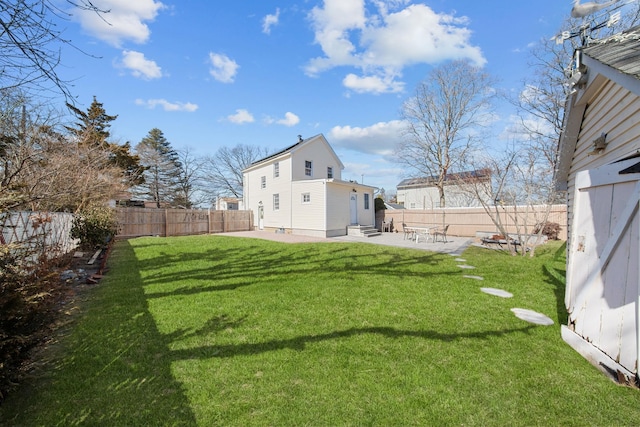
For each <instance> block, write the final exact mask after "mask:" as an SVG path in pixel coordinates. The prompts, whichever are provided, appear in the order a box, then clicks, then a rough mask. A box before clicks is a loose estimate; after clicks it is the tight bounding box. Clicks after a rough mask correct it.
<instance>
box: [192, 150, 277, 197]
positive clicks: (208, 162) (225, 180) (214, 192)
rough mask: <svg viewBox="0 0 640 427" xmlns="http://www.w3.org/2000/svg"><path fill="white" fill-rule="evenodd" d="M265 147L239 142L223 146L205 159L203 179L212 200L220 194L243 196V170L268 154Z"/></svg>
mask: <svg viewBox="0 0 640 427" xmlns="http://www.w3.org/2000/svg"><path fill="white" fill-rule="evenodd" d="M267 154H268V153H267V150H266V149H265V148H264V147H258V146H251V145H243V144H239V145H236V146H235V147H233V148H229V147H222V148H220V149H219V150H218V151H216V153H215V154H214V155H213V156H207V157H206V158H205V159H204V163H203V169H202V179H203V181H204V182H206V187H207V192H208V195H209V196H210V197H211V200H213V199H214V198H217V197H220V196H229V197H238V198H240V197H242V171H243V170H244V169H246V168H247V167H248V166H249V165H251V163H253V162H255V161H256V160H259V159H261V158H263V157H265V156H267Z"/></svg>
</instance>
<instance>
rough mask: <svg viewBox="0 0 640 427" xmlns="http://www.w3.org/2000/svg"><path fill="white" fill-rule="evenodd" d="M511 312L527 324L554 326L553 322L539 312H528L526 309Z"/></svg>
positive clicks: (516, 309)
mask: <svg viewBox="0 0 640 427" xmlns="http://www.w3.org/2000/svg"><path fill="white" fill-rule="evenodd" d="M511 311H513V314H515V315H516V317H517V318H518V319H522V320H524V321H526V322H529V323H534V324H536V325H543V326H549V325H553V320H551V319H550V318H548V317H547V316H545V315H544V314H542V313H538V312H537V311H533V310H527V309H526V308H512V309H511Z"/></svg>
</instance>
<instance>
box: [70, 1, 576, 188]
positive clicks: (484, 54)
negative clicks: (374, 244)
mask: <svg viewBox="0 0 640 427" xmlns="http://www.w3.org/2000/svg"><path fill="white" fill-rule="evenodd" d="M93 3H94V4H95V5H96V6H99V7H101V8H103V9H109V10H111V12H110V13H109V14H106V15H104V17H103V18H101V17H99V16H97V15H96V14H92V13H82V12H79V11H78V10H75V11H73V12H72V13H73V16H72V17H71V20H70V21H69V22H67V23H66V24H67V28H66V30H65V32H64V34H63V35H64V37H65V38H68V39H71V40H72V42H73V44H74V45H75V46H76V47H78V48H79V50H81V51H84V52H86V53H88V54H90V55H91V56H88V55H86V54H83V53H81V52H80V51H79V50H74V49H69V48H66V49H65V50H64V51H63V56H62V64H63V65H62V67H61V68H60V69H59V74H60V76H61V77H63V78H64V79H68V80H73V87H72V89H71V91H72V93H73V94H75V95H77V102H78V106H79V107H80V108H81V109H86V108H87V107H88V106H89V104H90V103H91V101H92V99H93V96H94V95H95V96H96V97H97V99H98V101H99V102H102V103H103V104H104V107H105V109H106V111H107V113H108V114H117V115H118V119H117V120H116V121H115V122H113V124H112V128H111V131H112V136H113V137H114V138H116V139H118V140H119V141H120V142H125V141H130V142H131V143H132V145H134V146H135V144H137V143H138V142H139V141H140V140H141V139H142V138H143V137H144V136H145V135H146V134H147V133H148V132H149V130H151V129H152V128H154V127H157V128H159V129H161V130H162V131H163V133H164V135H165V137H166V138H167V139H168V140H169V141H170V142H171V144H172V146H173V147H174V148H176V149H181V148H184V147H189V148H191V149H192V150H193V151H194V153H195V154H196V155H198V156H204V155H209V154H213V153H215V151H216V150H217V149H218V148H220V147H222V146H235V145H237V144H249V145H260V146H265V147H267V148H268V149H269V150H270V151H277V150H280V149H282V148H284V147H287V146H289V145H291V144H293V143H295V142H296V141H297V135H302V136H303V137H305V138H306V137H310V136H313V135H316V134H319V133H322V134H324V135H325V136H326V137H327V139H328V141H329V143H330V144H331V145H332V146H333V147H334V149H335V151H336V153H337V154H338V156H340V158H341V160H342V161H343V163H344V164H345V170H344V171H343V179H357V180H358V181H363V182H364V183H365V184H368V185H373V186H377V187H384V188H385V190H386V191H387V192H395V187H396V185H397V184H398V182H400V180H401V179H402V178H404V177H405V176H406V173H405V171H403V170H402V168H400V167H399V166H398V165H397V164H395V163H394V162H393V150H394V146H395V144H396V143H397V141H398V139H399V138H400V130H401V127H402V124H401V122H400V110H401V106H402V103H403V101H405V100H406V99H407V98H408V97H410V96H411V94H412V92H413V91H414V89H415V87H416V85H417V84H418V83H419V82H420V81H421V80H423V79H424V78H425V77H426V76H427V74H428V73H429V71H430V70H431V69H432V68H433V67H434V66H437V65H438V64H440V63H442V62H443V61H447V60H450V59H461V58H465V59H469V60H470V61H472V62H473V63H474V64H476V65H481V66H483V67H484V68H485V69H486V70H487V71H488V72H489V73H491V74H492V75H493V76H495V77H497V78H498V79H500V83H499V86H500V87H501V88H502V89H504V90H508V91H512V92H515V93H517V92H519V91H521V90H522V81H523V79H525V78H526V77H527V74H528V73H529V68H528V66H527V61H528V60H529V58H528V52H529V49H530V47H531V46H532V45H533V44H535V43H537V42H539V41H540V40H541V39H543V38H551V37H553V36H554V35H555V34H556V33H557V31H558V29H559V27H560V25H561V24H562V22H563V20H564V19H565V18H566V17H568V16H569V13H570V10H571V2H570V1H569V0H538V1H524V0H504V1H502V0H490V1H482V2H481V1H477V0H473V1H465V0H456V1H453V0H433V1H423V2H419V1H409V0H372V1H369V0H366V1H365V0H324V1H322V0H303V1H291V0H281V1H249V0H236V1H219V0H180V1H171V0H162V2H160V1H156V0H94V1H93ZM498 111H499V114H500V121H498V124H497V126H498V127H500V126H504V127H506V126H507V125H508V123H509V117H510V115H511V114H513V113H514V111H511V110H510V108H509V107H508V106H503V107H502V108H500V109H499V110H498ZM498 133H499V130H498ZM495 143H496V144H498V146H499V144H500V143H501V142H500V141H499V139H497V140H496V141H495Z"/></svg>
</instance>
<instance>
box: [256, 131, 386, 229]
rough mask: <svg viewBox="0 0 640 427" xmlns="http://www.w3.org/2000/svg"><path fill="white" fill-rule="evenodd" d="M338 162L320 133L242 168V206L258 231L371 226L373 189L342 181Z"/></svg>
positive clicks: (373, 216) (373, 222) (372, 223)
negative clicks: (252, 217)
mask: <svg viewBox="0 0 640 427" xmlns="http://www.w3.org/2000/svg"><path fill="white" fill-rule="evenodd" d="M343 169H344V165H343V164H342V162H341V161H340V159H339V158H338V156H337V155H336V153H335V151H333V148H331V146H330V145H329V143H328V142H327V140H326V139H325V137H324V136H323V135H322V134H320V135H316V136H314V137H311V138H307V139H302V138H300V140H299V141H298V142H297V143H296V144H294V145H292V146H290V147H288V148H285V149H284V150H282V151H279V152H277V153H275V154H273V155H270V156H268V157H266V158H264V159H261V160H258V161H256V162H254V163H252V164H251V165H250V166H249V167H248V168H246V169H245V170H244V171H243V200H244V206H245V209H248V210H252V211H253V213H254V218H255V224H256V226H257V228H258V229H272V230H282V229H283V230H284V231H286V232H288V233H292V234H303V235H309V236H318V237H334V236H342V235H346V234H347V227H348V226H350V225H361V226H374V224H375V208H374V202H373V193H374V190H375V187H371V186H368V185H362V184H358V183H357V182H352V181H343V180H342V170H343Z"/></svg>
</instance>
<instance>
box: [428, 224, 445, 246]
mask: <svg viewBox="0 0 640 427" xmlns="http://www.w3.org/2000/svg"><path fill="white" fill-rule="evenodd" d="M447 230H449V224H447V225H445V226H444V227H441V228H436V229H434V230H432V231H431V237H433V241H434V242H437V241H438V236H440V237H442V242H443V243H447Z"/></svg>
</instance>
